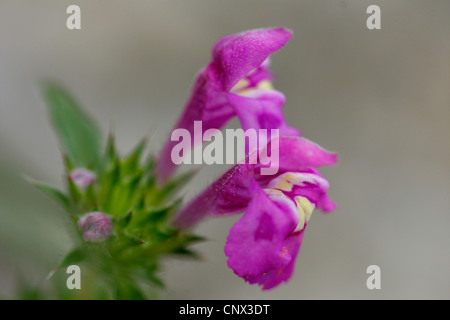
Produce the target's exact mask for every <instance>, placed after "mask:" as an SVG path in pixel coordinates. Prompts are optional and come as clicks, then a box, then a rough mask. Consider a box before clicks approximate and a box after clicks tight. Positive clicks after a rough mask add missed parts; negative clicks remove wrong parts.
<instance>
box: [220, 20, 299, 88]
mask: <svg viewBox="0 0 450 320" xmlns="http://www.w3.org/2000/svg"><path fill="white" fill-rule="evenodd" d="M291 37H292V32H291V31H290V30H287V29H285V28H273V29H255V30H250V31H245V32H242V33H238V34H232V35H229V36H226V37H224V38H222V39H221V40H219V41H218V42H217V43H216V45H215V46H214V48H213V51H212V63H211V73H212V74H213V75H214V78H215V79H216V81H218V82H219V83H220V85H221V87H222V88H223V90H224V91H229V90H230V89H231V88H232V87H233V86H234V85H235V84H236V83H237V82H238V81H239V80H241V79H242V78H243V77H245V76H246V75H247V74H248V73H249V72H250V71H252V70H254V69H256V68H257V67H259V66H260V65H261V64H262V63H263V62H264V61H265V60H266V59H267V58H268V57H269V56H270V55H271V54H272V53H274V52H275V51H278V50H280V49H281V48H282V47H283V46H284V45H285V44H286V43H287V42H288V41H289V39H290V38H291Z"/></svg>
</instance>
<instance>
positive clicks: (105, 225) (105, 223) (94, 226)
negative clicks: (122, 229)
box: [78, 212, 113, 242]
mask: <svg viewBox="0 0 450 320" xmlns="http://www.w3.org/2000/svg"><path fill="white" fill-rule="evenodd" d="M78 227H79V228H80V230H81V232H83V238H84V240H86V241H88V242H103V241H105V240H107V239H108V238H109V237H110V236H111V233H112V228H113V226H112V222H111V219H110V218H109V217H108V216H107V215H106V214H104V213H103V212H90V213H87V214H85V215H84V216H82V217H81V218H80V220H78Z"/></svg>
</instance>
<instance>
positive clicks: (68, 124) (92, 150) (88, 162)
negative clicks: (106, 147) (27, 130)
mask: <svg viewBox="0 0 450 320" xmlns="http://www.w3.org/2000/svg"><path fill="white" fill-rule="evenodd" d="M44 97H45V100H46V102H47V107H48V111H49V114H50V119H51V121H52V124H53V127H54V129H55V131H56V133H57V135H58V138H59V140H60V143H61V146H62V148H63V149H64V152H65V153H66V154H67V156H68V157H69V158H70V160H71V162H72V163H73V164H74V165H75V166H78V167H86V168H90V167H92V166H95V167H98V166H99V160H100V141H101V138H100V130H99V129H98V127H97V125H96V123H95V122H94V121H93V120H92V119H91V118H90V117H89V116H88V115H87V114H86V113H85V112H84V111H83V110H82V109H81V107H80V106H79V105H78V104H77V102H76V101H75V100H74V99H73V98H72V97H71V96H70V94H69V93H68V92H67V91H66V90H65V89H63V88H62V87H61V86H59V85H57V84H54V83H50V84H46V85H45V87H44Z"/></svg>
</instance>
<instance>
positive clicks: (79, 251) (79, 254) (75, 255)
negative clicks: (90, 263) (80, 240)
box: [59, 248, 87, 268]
mask: <svg viewBox="0 0 450 320" xmlns="http://www.w3.org/2000/svg"><path fill="white" fill-rule="evenodd" d="M86 258H87V253H86V250H85V249H84V248H75V249H73V250H72V251H70V252H69V253H68V254H67V256H66V257H65V258H64V259H63V261H62V262H61V264H60V265H59V268H65V267H68V266H70V265H73V264H77V263H80V262H83V261H84V260H86Z"/></svg>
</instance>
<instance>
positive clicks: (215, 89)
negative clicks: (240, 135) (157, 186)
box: [156, 28, 300, 182]
mask: <svg viewBox="0 0 450 320" xmlns="http://www.w3.org/2000/svg"><path fill="white" fill-rule="evenodd" d="M291 36H292V33H291V31H289V30H286V29H284V28H273V29H256V30H250V31H246V32H242V33H238V34H232V35H228V36H226V37H224V38H222V39H220V40H219V41H218V42H217V43H216V44H215V45H214V47H213V49H212V57H211V61H210V63H209V64H208V65H207V66H206V67H204V68H203V69H202V70H201V71H200V73H199V74H198V75H197V78H196V80H195V82H194V86H193V89H192V93H191V96H190V98H189V100H188V102H187V104H186V106H185V109H184V111H183V113H182V114H181V117H180V118H179V120H178V122H177V123H176V125H175V127H174V129H186V130H188V132H190V133H191V137H192V141H191V146H192V147H194V146H195V143H196V141H194V139H193V136H194V134H193V131H194V121H202V131H203V132H202V134H203V133H205V131H206V130H208V129H212V128H214V129H221V128H223V127H224V126H225V125H226V123H227V122H228V121H229V120H230V119H231V118H233V117H235V116H237V117H238V118H239V120H240V122H241V125H242V128H243V129H244V130H247V129H248V128H251V129H255V130H258V129H279V133H280V135H293V136H299V134H300V133H299V131H298V130H297V129H295V128H291V127H289V126H288V125H287V124H286V122H285V120H284V117H283V114H282V111H281V107H282V106H283V105H284V102H285V98H284V95H283V94H282V93H281V92H279V91H276V90H274V89H272V86H271V80H272V78H273V76H272V74H271V73H270V71H269V65H270V60H269V56H270V55H271V54H272V53H274V52H275V51H277V50H279V49H280V48H281V47H283V46H284V45H285V44H286V42H287V41H288V40H289V39H290V38H291ZM176 144H177V142H175V141H171V139H170V137H169V138H168V140H167V142H166V143H165V145H164V147H163V149H162V152H161V154H160V158H159V160H158V166H157V170H156V172H157V174H158V179H159V180H160V182H165V181H166V180H167V178H168V177H170V175H171V174H172V173H173V171H174V170H175V168H176V165H175V164H174V163H173V161H172V160H171V151H172V149H173V147H174V146H175V145H176Z"/></svg>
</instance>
